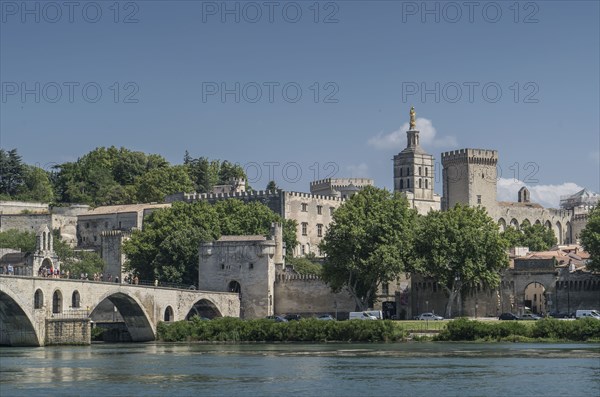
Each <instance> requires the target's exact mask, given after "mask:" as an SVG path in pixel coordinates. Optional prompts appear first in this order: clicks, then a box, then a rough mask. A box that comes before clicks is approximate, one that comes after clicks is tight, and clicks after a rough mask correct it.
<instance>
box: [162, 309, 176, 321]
mask: <svg viewBox="0 0 600 397" xmlns="http://www.w3.org/2000/svg"><path fill="white" fill-rule="evenodd" d="M174 319H175V316H174V315H173V308H172V307H171V306H167V308H166V309H165V316H164V320H165V321H173V320H174Z"/></svg>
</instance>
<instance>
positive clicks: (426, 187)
mask: <svg viewBox="0 0 600 397" xmlns="http://www.w3.org/2000/svg"><path fill="white" fill-rule="evenodd" d="M427 182H428V180H427V179H425V189H429V186H427V185H428V183H427Z"/></svg>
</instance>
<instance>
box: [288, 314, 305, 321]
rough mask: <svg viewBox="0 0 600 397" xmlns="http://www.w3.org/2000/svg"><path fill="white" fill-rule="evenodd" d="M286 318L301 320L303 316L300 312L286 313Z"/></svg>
mask: <svg viewBox="0 0 600 397" xmlns="http://www.w3.org/2000/svg"><path fill="white" fill-rule="evenodd" d="M284 318H285V319H286V320H288V321H300V319H301V318H302V317H300V315H299V314H286V315H285V317H284Z"/></svg>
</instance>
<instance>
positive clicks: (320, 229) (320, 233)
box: [317, 223, 323, 237]
mask: <svg viewBox="0 0 600 397" xmlns="http://www.w3.org/2000/svg"><path fill="white" fill-rule="evenodd" d="M317 237H323V225H322V224H320V223H319V224H317Z"/></svg>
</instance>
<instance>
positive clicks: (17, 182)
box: [0, 148, 25, 198]
mask: <svg viewBox="0 0 600 397" xmlns="http://www.w3.org/2000/svg"><path fill="white" fill-rule="evenodd" d="M24 177H25V165H24V164H23V161H22V160H21V156H20V155H19V154H18V153H17V149H11V150H9V151H5V150H4V149H1V148H0V195H3V196H5V197H7V198H8V197H10V196H15V195H16V194H17V193H18V192H19V189H20V188H21V185H22V184H23V179H24Z"/></svg>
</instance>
